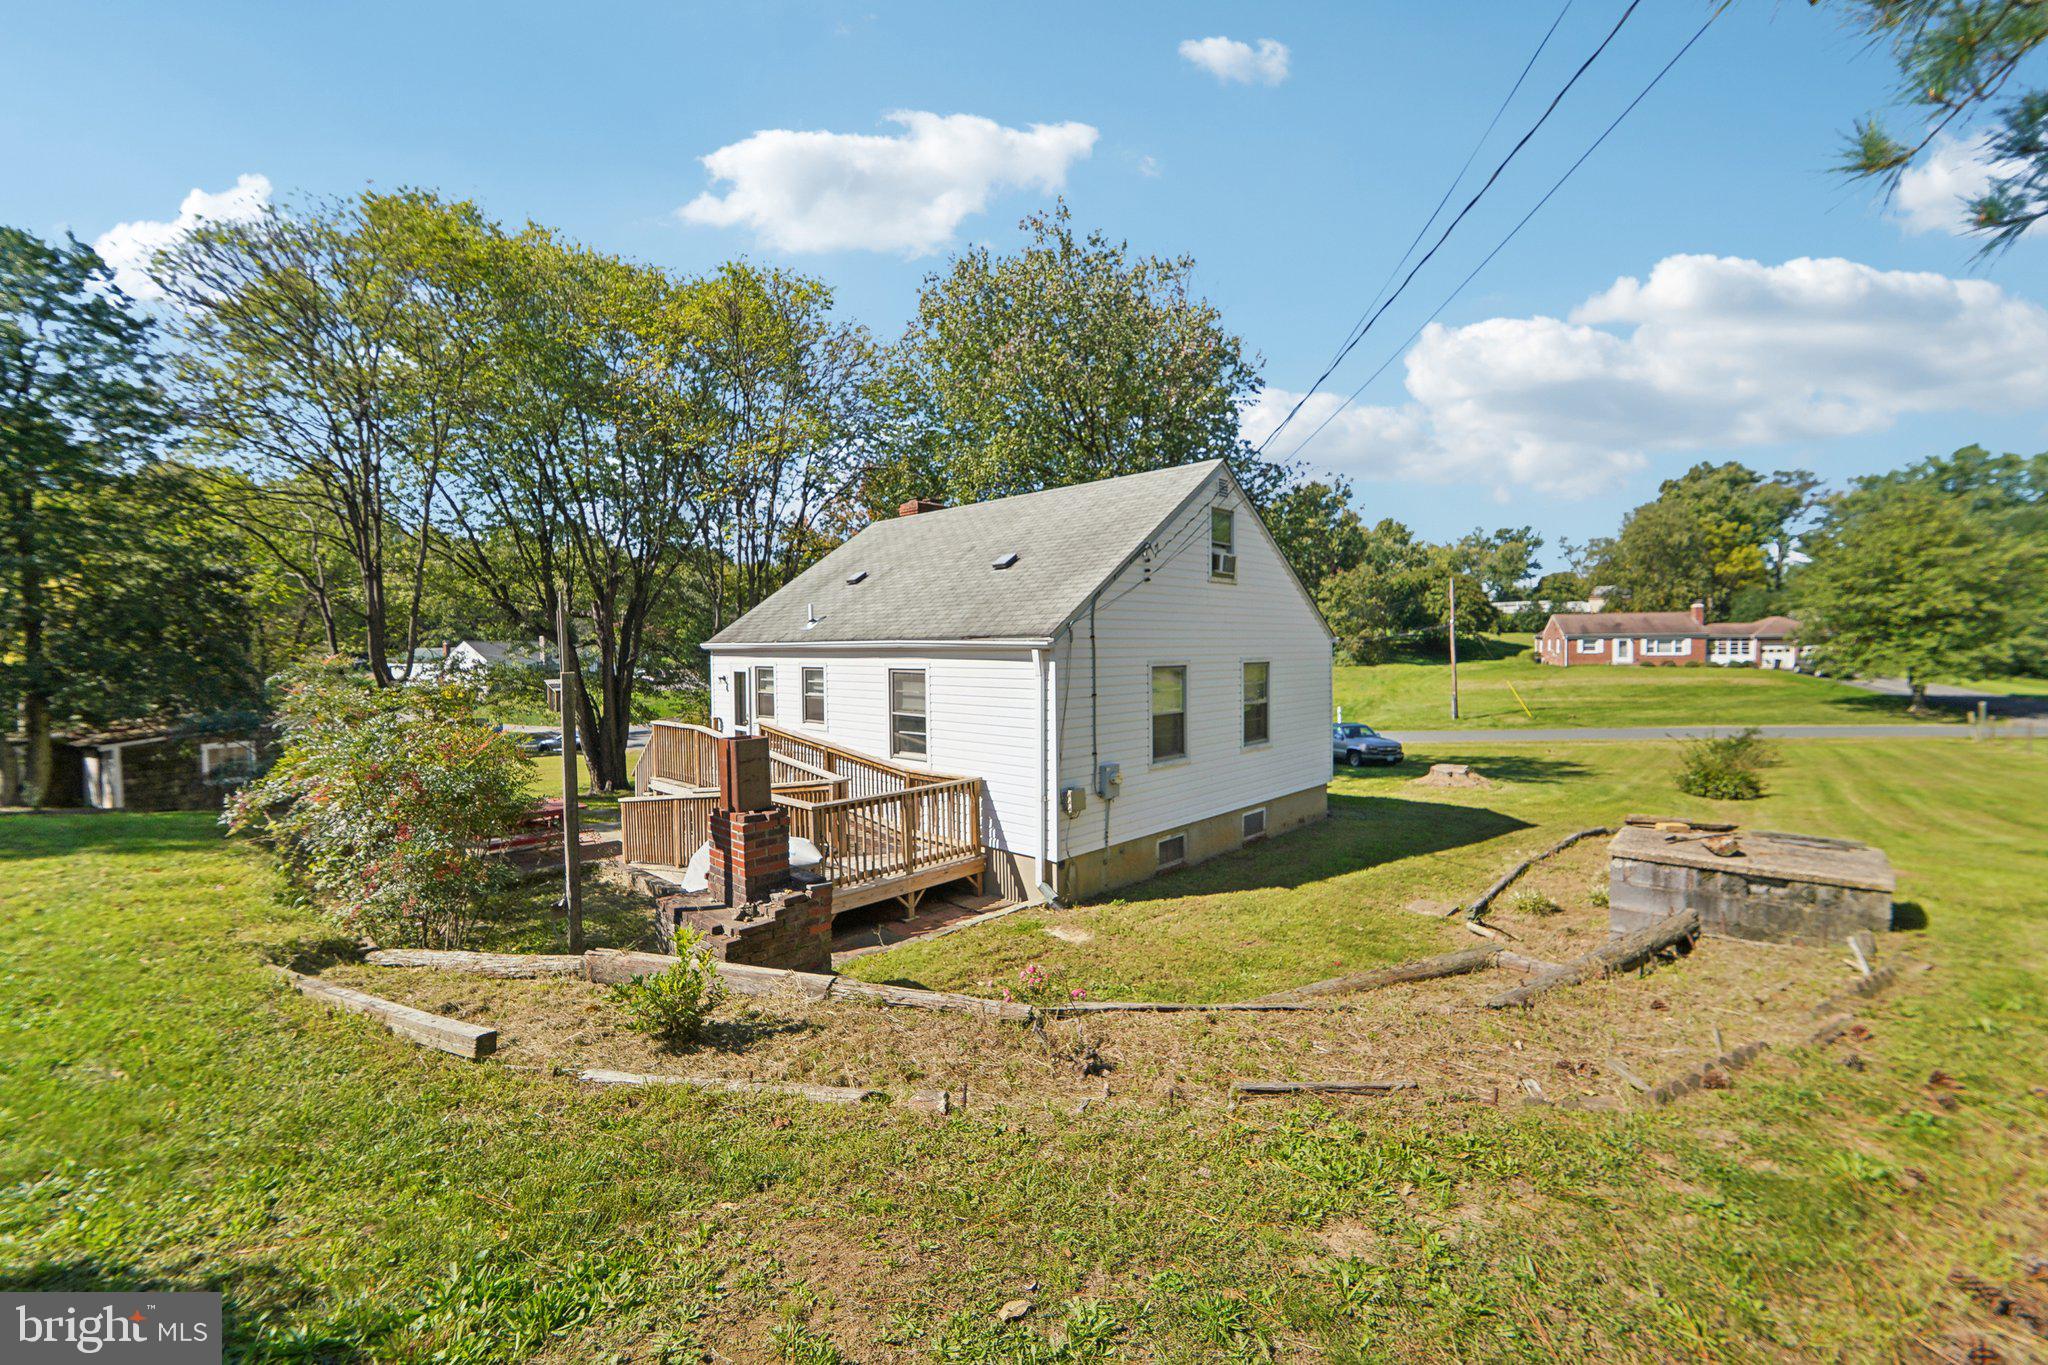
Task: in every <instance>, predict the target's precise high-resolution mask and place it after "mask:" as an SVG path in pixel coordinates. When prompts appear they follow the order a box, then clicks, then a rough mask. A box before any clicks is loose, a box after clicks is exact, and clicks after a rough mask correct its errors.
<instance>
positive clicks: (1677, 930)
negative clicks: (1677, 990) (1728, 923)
mask: <svg viewBox="0 0 2048 1365" xmlns="http://www.w3.org/2000/svg"><path fill="white" fill-rule="evenodd" d="M1699 932H1700V912H1699V911H1697V910H1683V911H1680V912H1679V913H1678V914H1675V915H1666V916H1665V917H1664V918H1663V919H1661V920H1658V921H1657V922H1656V923H1655V924H1651V925H1648V926H1646V927H1644V928H1641V929H1638V930H1636V931H1635V932H1634V933H1632V934H1623V935H1621V936H1620V937H1619V938H1616V939H1614V940H1612V941H1611V942H1608V943H1604V944H1602V945H1601V946H1600V947H1598V948H1595V949H1594V950H1593V951H1592V952H1590V953H1587V954H1585V955H1583V956H1581V957H1575V958H1573V959H1572V960H1571V961H1570V962H1567V963H1566V964H1565V965H1564V966H1562V967H1560V968H1558V969H1557V970H1556V971H1554V972H1545V973H1543V974H1542V975H1541V976H1538V977H1537V978H1535V979H1534V980H1533V981H1530V982H1528V983H1526V984H1524V985H1520V986H1517V987H1515V988H1514V989H1513V990H1511V991H1502V992H1501V993H1500V994H1499V995H1496V996H1494V997H1493V998H1492V999H1491V1000H1488V1001H1487V1002H1486V1007H1487V1008H1488V1009H1491V1010H1500V1009H1507V1008H1508V1007H1510V1006H1512V1005H1526V1004H1528V1003H1529V1002H1530V1001H1532V1000H1534V999H1535V998H1536V997H1537V996H1539V995H1544V994H1547V993H1548V992H1550V991H1554V990H1559V989H1561V988H1563V987H1565V986H1576V985H1578V984H1579V983H1580V982H1582V981H1594V980H1598V979H1599V978H1601V977H1603V976H1612V975H1613V974H1614V973H1616V972H1625V971H1627V970H1628V969H1629V968H1631V967H1634V966H1636V965H1637V964H1639V963H1642V962H1647V961H1649V959H1650V958H1652V957H1653V956H1655V955H1656V954H1658V953H1660V952H1662V951H1663V950H1664V949H1666V948H1669V947H1671V946H1672V945H1673V944H1676V943H1681V942H1685V941H1687V940H1690V939H1692V938H1695V937H1697V936H1698V934H1699Z"/></svg>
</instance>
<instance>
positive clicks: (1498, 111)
mask: <svg viewBox="0 0 2048 1365" xmlns="http://www.w3.org/2000/svg"><path fill="white" fill-rule="evenodd" d="M1571 7H1572V0H1564V8H1562V9H1560V10H1558V12H1557V17H1556V18H1554V19H1552V20H1551V21H1550V27H1549V28H1547V29H1545V30H1544V31H1543V37H1542V40H1541V41H1539V42H1538V43H1537V44H1536V50H1535V51H1534V52H1531V53H1530V54H1529V60H1528V61H1526V62H1524V63H1522V70H1521V72H1520V73H1519V74H1518V75H1516V77H1515V83H1514V84H1513V85H1511V86H1509V87H1508V93H1507V94H1506V96H1505V97H1503V98H1502V100H1501V102H1500V104H1499V106H1498V107H1496V108H1495V109H1494V111H1493V117H1492V118H1491V119H1490V120H1488V122H1487V124H1486V130H1485V131H1484V132H1482V133H1480V135H1479V137H1478V139H1477V140H1476V141H1474V142H1473V144H1472V150H1471V151H1469V152H1467V153H1465V162H1464V164H1463V165H1461V166H1459V167H1458V173H1457V174H1456V175H1454V176H1452V177H1451V183H1450V184H1448V185H1446V186H1444V192H1443V195H1442V197H1441V198H1439V199H1438V200H1437V201H1436V207H1435V208H1433V209H1431V210H1430V211H1429V217H1428V218H1426V219H1424V220H1423V224H1422V226H1421V227H1419V228H1417V229H1415V235H1414V236H1413V237H1411V238H1409V239H1408V245H1407V246H1406V247H1404V248H1402V251H1401V259H1400V260H1398V261H1396V262H1394V264H1393V266H1392V267H1391V268H1390V269H1389V270H1388V271H1387V277H1386V278H1385V279H1383V280H1381V281H1380V287H1379V288H1378V289H1375V290H1374V291H1373V295H1372V302H1370V303H1368V304H1366V305H1365V308H1364V309H1363V310H1362V311H1361V312H1360V313H1359V315H1358V319H1357V321H1355V322H1353V323H1352V324H1351V328H1350V330H1349V331H1347V332H1345V334H1344V342H1345V343H1348V342H1349V341H1350V340H1351V338H1353V337H1355V336H1357V335H1358V334H1359V332H1360V331H1361V330H1362V329H1363V328H1364V326H1365V321H1366V319H1367V318H1368V317H1370V316H1371V315H1372V310H1373V309H1374V308H1375V307H1376V306H1378V304H1379V301H1380V298H1381V297H1382V296H1383V295H1384V294H1385V293H1386V292H1387V286H1388V285H1390V284H1392V283H1393V282H1394V277H1395V276H1396V275H1398V274H1400V273H1401V267H1402V266H1404V265H1406V264H1408V258H1409V257H1410V256H1412V255H1414V254H1415V248H1416V247H1417V246H1419V245H1421V243H1422V239H1423V237H1424V235H1425V234H1427V233H1428V231H1429V230H1430V229H1431V228H1433V227H1435V226H1436V220H1437V219H1438V218H1439V217H1441V216H1442V215H1443V211H1444V205H1446V204H1448V203H1450V202H1451V196H1452V195H1453V194H1456V193H1457V192H1458V186H1459V185H1461V184H1462V183H1464V180H1465V172H1467V171H1469V170H1471V169H1472V163H1473V162H1474V161H1476V160H1478V159H1479V152H1480V150H1481V149H1482V148H1483V147H1485V146H1486V143H1487V140H1488V139H1489V138H1491V137H1492V136H1493V130H1494V129H1495V128H1498V127H1499V126H1500V120H1501V116H1502V115H1503V114H1505V113H1507V111H1508V106H1509V105H1510V104H1513V103H1514V102H1515V96H1516V95H1518V94H1520V93H1521V90H1522V83H1523V82H1524V81H1526V80H1528V79H1529V73H1530V72H1531V71H1532V70H1534V69H1535V66H1536V59H1537V58H1539V57H1541V56H1542V55H1543V50H1544V49H1545V48H1546V47H1548V46H1550V40H1551V38H1552V36H1554V35H1555V34H1556V33H1557V26H1558V25H1559V24H1561V23H1563V22H1564V16H1565V15H1566V14H1567V13H1569V12H1570V10H1571ZM1343 344H1344V343H1340V347H1339V350H1338V359H1341V358H1342V356H1343V350H1342V345H1343ZM1336 368H1337V360H1335V359H1333V360H1331V362H1330V365H1329V368H1328V369H1325V370H1324V371H1323V372H1322V373H1321V374H1320V375H1317V376H1316V382H1315V383H1313V384H1311V385H1309V388H1308V394H1307V395H1305V397H1312V396H1314V394H1315V392H1316V390H1318V389H1319V388H1321V387H1322V384H1323V381H1324V380H1326V379H1328V378H1329V377H1330V374H1331V371H1333V370H1335V369H1336Z"/></svg>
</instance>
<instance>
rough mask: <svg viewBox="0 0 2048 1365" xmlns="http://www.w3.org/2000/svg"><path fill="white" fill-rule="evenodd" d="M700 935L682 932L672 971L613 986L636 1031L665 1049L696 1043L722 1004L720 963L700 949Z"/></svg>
mask: <svg viewBox="0 0 2048 1365" xmlns="http://www.w3.org/2000/svg"><path fill="white" fill-rule="evenodd" d="M703 941H704V939H703V935H701V934H693V933H691V932H690V931H689V930H687V929H685V930H681V931H679V932H678V933H677V936H676V956H677V957H678V958H679V959H680V960H679V961H678V962H677V963H676V964H675V965H674V966H673V967H670V968H668V969H666V970H664V971H659V972H655V973H653V974H651V975H649V976H642V977H637V978H635V979H634V980H631V981H624V982H621V983H619V984H618V985H616V986H614V987H612V999H613V1000H615V1001H616V1002H618V1005H619V1008H621V1009H623V1010H624V1011H625V1012H626V1017H627V1019H628V1020H630V1021H631V1023H632V1025H633V1027H634V1028H636V1029H638V1030H639V1031H640V1032H642V1033H644V1034H646V1035H647V1036H648V1037H650V1038H653V1039H655V1040H656V1041H658V1042H660V1043H662V1044H663V1045H664V1046H667V1047H679V1046H681V1045H683V1044H685V1043H690V1042H694V1041H695V1040H696V1038H697V1036H698V1035H699V1034H701V1033H702V1032H703V1031H704V1021H705V1020H706V1019H707V1018H709V1017H710V1015H711V1011H712V1010H713V1009H715V1008H717V1006H718V1002H719V1001H721V1000H723V999H725V983H724V982H722V981H720V980H719V979H718V964H717V963H716V962H715V961H713V960H712V957H711V954H710V953H708V952H706V951H705V950H704V948H703V946H702V945H703Z"/></svg>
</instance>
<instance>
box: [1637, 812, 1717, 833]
mask: <svg viewBox="0 0 2048 1365" xmlns="http://www.w3.org/2000/svg"><path fill="white" fill-rule="evenodd" d="M1622 823H1623V824H1625V825H1648V826H1650V827H1651V828H1652V829H1654V828H1656V827H1657V826H1658V825H1686V826H1689V827H1691V828H1693V829H1703V830H1706V831H1708V832H1709V833H1713V834H1727V833H1730V832H1731V831H1733V830H1734V829H1736V828H1737V827H1736V826H1734V825H1731V824H1727V823H1726V822H1724V821H1720V820H1688V819H1686V818H1685V817H1684V816H1681V815H1631V816H1629V817H1628V818H1627V819H1625V820H1623V821H1622Z"/></svg>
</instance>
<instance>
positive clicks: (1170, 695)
mask: <svg viewBox="0 0 2048 1365" xmlns="http://www.w3.org/2000/svg"><path fill="white" fill-rule="evenodd" d="M1187 756H1188V670H1187V665H1185V664H1169V665H1167V666H1165V667H1161V668H1155V669H1153V670H1152V761H1153V762H1154V763H1164V762H1166V761H1167V760H1169V759H1175V758H1186V757H1187Z"/></svg>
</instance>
